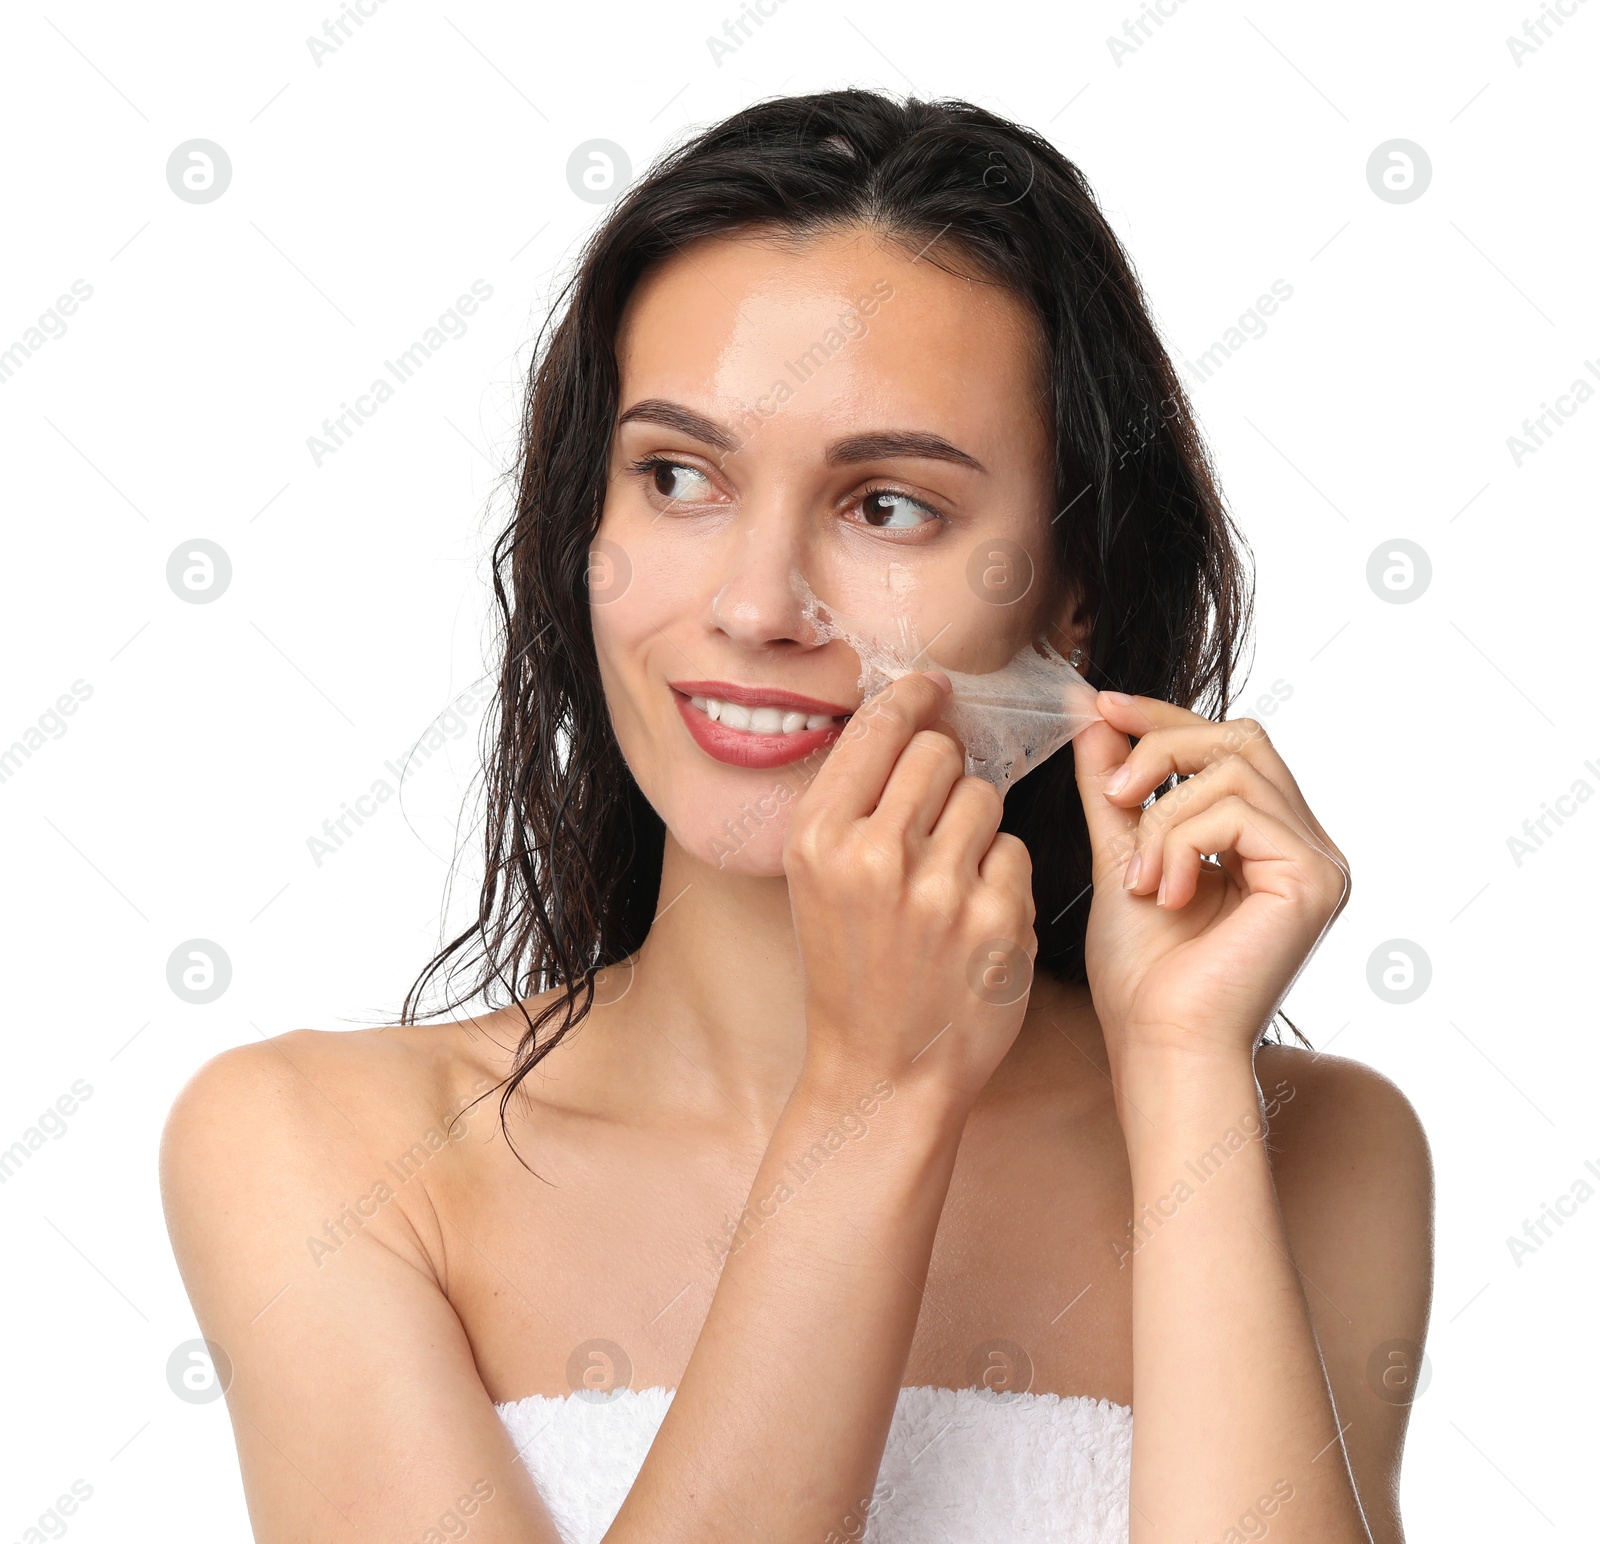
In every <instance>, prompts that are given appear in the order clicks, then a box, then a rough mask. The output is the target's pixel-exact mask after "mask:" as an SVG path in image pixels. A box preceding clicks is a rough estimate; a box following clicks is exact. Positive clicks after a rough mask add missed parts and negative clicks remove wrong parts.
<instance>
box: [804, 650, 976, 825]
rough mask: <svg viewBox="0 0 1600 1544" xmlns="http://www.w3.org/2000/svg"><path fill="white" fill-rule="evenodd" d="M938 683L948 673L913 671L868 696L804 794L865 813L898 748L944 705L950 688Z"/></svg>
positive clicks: (849, 812) (840, 809)
mask: <svg viewBox="0 0 1600 1544" xmlns="http://www.w3.org/2000/svg"><path fill="white" fill-rule="evenodd" d="M940 682H946V683H948V678H947V677H945V676H942V675H941V676H938V677H933V676H930V675H929V674H928V673H927V672H926V671H913V672H912V673H911V674H909V675H903V676H900V677H899V678H898V679H896V680H893V681H891V682H890V683H889V684H888V685H887V686H886V687H884V688H883V690H882V691H880V692H877V693H875V694H874V695H873V696H871V697H869V698H867V700H866V701H865V702H864V703H862V704H861V706H860V707H859V708H857V709H856V711H855V712H854V713H853V714H851V716H850V722H849V723H847V724H846V725H845V726H844V728H843V730H841V731H840V734H839V738H838V739H837V740H835V741H834V743H833V748H832V749H831V750H830V751H829V752H828V758H827V760H826V761H824V762H823V763H822V767H821V769H820V770H819V771H818V773H817V775H816V776H815V777H814V778H812V780H811V786H810V787H809V788H807V789H806V791H805V794H804V795H803V797H804V798H805V799H807V800H809V801H813V802H814V803H815V804H820V805H824V806H826V807H828V808H830V809H832V810H833V811H835V812H836V813H837V814H839V815H842V816H846V817H848V818H852V819H859V818H861V817H862V816H866V815H870V814H871V813H872V812H873V811H874V810H875V809H876V808H877V807H878V800H879V799H880V798H881V797H882V796H883V789H884V785H885V784H886V783H887V782H888V780H889V774H890V773H891V772H892V771H893V770H894V764H895V762H896V761H897V760H899V757H900V752H901V751H903V750H904V749H905V748H906V744H907V742H908V741H909V740H910V739H911V737H912V735H914V734H915V733H916V732H917V731H918V730H919V729H925V728H927V727H928V725H930V724H931V723H932V722H933V721H934V719H935V718H937V717H938V716H939V713H940V712H941V711H942V710H943V708H944V705H945V702H946V701H947V700H948V698H949V688H948V684H946V685H944V686H941V685H940V684H939V683H940Z"/></svg>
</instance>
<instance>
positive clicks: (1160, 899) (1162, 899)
mask: <svg viewBox="0 0 1600 1544" xmlns="http://www.w3.org/2000/svg"><path fill="white" fill-rule="evenodd" d="M1166 904H1167V876H1166V874H1165V873H1163V874H1162V876H1161V883H1160V884H1159V885H1157V886H1156V905H1157V906H1165V905H1166Z"/></svg>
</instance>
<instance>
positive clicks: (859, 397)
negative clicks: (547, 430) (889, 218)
mask: <svg viewBox="0 0 1600 1544" xmlns="http://www.w3.org/2000/svg"><path fill="white" fill-rule="evenodd" d="M1034 337H1035V327H1034V323H1033V319H1032V317H1031V315H1030V314H1029V312H1028V311H1027V309H1026V307H1025V306H1024V304H1023V303H1022V302H1021V301H1020V300H1018V299H1017V298H1016V297H1015V296H1013V295H1012V294H1011V293H1010V292H1009V291H1007V290H1005V289H1003V288H1001V287H1000V286H998V285H994V284H990V283H984V282H982V281H979V280H975V279H971V278H967V277H963V276H961V275H958V274H953V273H950V272H948V271H946V270H945V269H943V268H940V267H937V266H936V265H935V264H934V263H932V262H930V261H928V260H927V259H926V257H924V256H921V255H919V254H917V253H915V252H912V251H907V250H906V249H905V248H904V247H902V246H900V245H899V244H897V243H894V242H891V241H888V240H886V239H885V238H883V237H881V236H880V235H878V234H877V233H873V232H866V231H852V232H849V233H828V234H824V235H819V236H817V237H815V238H813V239H812V240H810V241H808V242H806V243H805V244H804V245H803V246H800V247H798V248H797V247H793V246H791V245H789V244H787V243H785V244H781V245H780V244H777V243H774V242H771V241H765V240H759V239H750V238H723V237H719V238H710V239H707V240H704V241H701V242H698V243H696V244H694V245H693V246H691V247H689V248H687V249H686V250H685V251H684V252H683V253H682V254H680V255H678V256H676V257H674V258H672V259H669V260H667V261H666V262H664V263H663V264H662V265H661V266H660V267H659V268H657V269H655V270H653V271H652V272H651V274H649V275H648V276H647V277H646V279H645V280H644V281H642V282H641V284H640V286H639V288H638V289H637V290H636V291H635V293H634V295H633V296H632V297H631V299H630V302H629V305H628V308H627V311H626V313H625V315H624V318H623V324H622V327H621V328H620V329H619V332H618V365H619V369H620V371H621V376H622V405H623V406H626V405H627V404H628V403H630V402H633V401H637V400H639V399H640V398H645V397H656V398H664V399H667V400H671V401H683V402H687V403H690V404H691V405H694V406H696V407H697V408H699V409H700V410H702V411H705V412H706V413H708V415H712V416H716V415H735V416H736V415H738V414H740V413H741V412H748V411H750V410H751V409H752V406H753V404H755V403H757V402H764V403H766V404H769V405H772V404H774V403H776V407H777V408H781V412H782V415H783V416H785V417H786V418H787V419H788V421H789V424H790V426H791V427H792V429H794V430H796V431H798V430H800V429H801V427H802V426H805V427H806V428H807V430H808V432H809V431H810V430H813V429H817V428H820V427H823V426H827V427H829V428H830V429H837V428H838V427H839V426H841V425H846V424H856V425H857V426H859V425H860V423H861V415H863V414H866V415H867V416H868V418H869V419H870V420H871V421H872V422H874V423H876V422H878V421H879V420H882V421H883V422H890V421H895V422H904V423H912V422H918V423H922V424H923V425H924V426H925V427H928V428H930V429H934V430H936V431H937V432H940V433H943V434H945V435H947V436H948V437H949V438H951V439H953V440H955V441H956V443H961V438H962V436H965V437H966V438H967V439H972V438H974V437H979V438H983V439H985V440H987V441H989V443H990V446H991V449H1003V448H1004V445H1005V443H1006V442H1009V441H1013V440H1015V439H1016V437H1017V427H1016V425H1017V420H1018V418H1019V417H1021V416H1024V415H1025V416H1026V417H1027V418H1029V419H1034V418H1035V417H1036V413H1037V396H1036V385H1035V375H1036V368H1037V367H1036V361H1035V358H1034V355H1033V348H1034ZM761 411H762V412H763V415H764V416H765V414H766V409H765V408H762V409H761ZM977 453H978V454H980V455H981V454H982V452H977Z"/></svg>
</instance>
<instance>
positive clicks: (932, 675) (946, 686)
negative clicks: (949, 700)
mask: <svg viewBox="0 0 1600 1544" xmlns="http://www.w3.org/2000/svg"><path fill="white" fill-rule="evenodd" d="M923 674H924V675H925V676H927V678H928V679H929V680H930V681H932V682H933V683H934V685H935V686H937V687H938V688H939V690H940V691H944V692H949V691H954V690H955V688H954V687H953V686H951V684H950V677H949V676H947V675H946V674H945V673H944V671H942V670H925V671H923Z"/></svg>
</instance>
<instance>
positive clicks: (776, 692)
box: [667, 681, 855, 733]
mask: <svg viewBox="0 0 1600 1544" xmlns="http://www.w3.org/2000/svg"><path fill="white" fill-rule="evenodd" d="M667 685H668V686H670V687H671V688H672V689H673V691H675V692H682V693H683V695H684V696H685V697H715V698H716V699H717V701H718V702H736V703H738V705H739V706H740V707H741V708H759V707H761V706H762V705H763V704H767V705H769V706H771V707H774V708H789V709H791V710H793V711H794V712H796V713H826V714H827V715H828V717H829V718H848V717H849V716H850V715H851V714H852V713H854V712H855V709H854V708H844V707H840V706H839V704H838V703H836V702H823V701H822V700H821V699H820V698H817V697H802V696H801V695H800V693H799V692H786V691H782V690H780V689H779V688H778V687H776V686H735V685H734V684H733V682H732V681H668V682H667ZM808 732H810V733H821V731H820V730H814V731H808Z"/></svg>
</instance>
